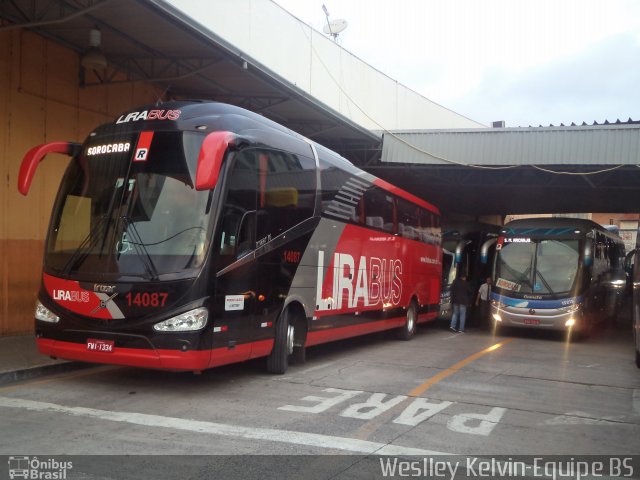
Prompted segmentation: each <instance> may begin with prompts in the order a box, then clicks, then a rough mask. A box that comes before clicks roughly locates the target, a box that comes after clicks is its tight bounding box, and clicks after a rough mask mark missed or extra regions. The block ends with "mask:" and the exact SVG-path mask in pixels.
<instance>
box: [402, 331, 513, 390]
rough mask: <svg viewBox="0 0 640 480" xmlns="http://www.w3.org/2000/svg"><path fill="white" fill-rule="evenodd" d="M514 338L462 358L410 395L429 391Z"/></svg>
mask: <svg viewBox="0 0 640 480" xmlns="http://www.w3.org/2000/svg"><path fill="white" fill-rule="evenodd" d="M512 340H513V338H508V339H506V340H503V341H502V342H500V343H496V344H495V345H491V346H490V347H488V348H485V349H484V350H480V351H479V352H477V353H474V354H473V355H470V356H468V357H467V358H465V359H464V360H461V361H459V362H458V363H456V364H455V365H452V366H451V367H449V368H447V369H446V370H443V371H442V372H440V373H438V374H437V375H434V376H433V377H431V378H430V379H429V380H427V381H426V382H424V383H423V384H422V385H420V386H418V387H416V388H414V389H413V390H411V392H409V396H410V397H417V396H419V395H421V394H423V393H424V392H425V391H427V390H428V389H429V388H431V387H432V386H434V385H435V384H436V383H438V382H439V381H440V380H444V379H445V378H447V377H448V376H450V375H453V374H454V373H456V372H457V371H458V370H460V369H461V368H463V367H464V366H466V365H468V364H469V363H471V362H474V361H476V360H477V359H479V358H480V357H483V356H485V355H487V354H488V353H491V352H494V351H496V350H497V349H499V348H500V347H502V346H504V345H506V344H507V343H509V342H511V341H512Z"/></svg>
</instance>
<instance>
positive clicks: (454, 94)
mask: <svg viewBox="0 0 640 480" xmlns="http://www.w3.org/2000/svg"><path fill="white" fill-rule="evenodd" d="M275 2H276V3H278V4H280V5H281V6H282V7H284V8H285V9H286V10H288V11H289V12H291V13H292V14H293V15H295V16H296V17H298V18H299V19H300V20H303V21H304V22H305V23H308V24H310V25H311V26H312V27H314V28H315V29H316V30H319V31H321V30H322V28H323V27H324V25H326V23H327V22H326V17H325V14H324V12H323V10H322V5H323V4H324V5H326V7H327V10H328V11H329V14H330V17H329V18H330V19H331V20H335V19H345V20H347V21H348V23H349V25H348V27H347V29H346V30H345V31H344V32H343V33H341V34H340V36H339V37H338V43H340V45H342V47H344V48H345V49H347V50H349V51H350V52H351V53H353V54H354V55H356V56H357V57H359V58H360V59H362V60H363V61H365V62H367V63H369V64H370V65H371V66H373V67H375V68H377V69H378V70H380V71H382V72H383V73H385V74H386V75H388V76H389V77H391V78H393V79H395V80H397V81H399V82H400V83H402V84H404V85H405V86H407V87H409V88H411V89H412V90H415V91H416V92H419V93H420V94H422V95H424V96H425V97H427V98H429V99H430V100H432V101H435V102H437V103H439V104H441V105H443V106H444V107H447V108H450V109H451V110H454V111H455V112H457V113H460V114H463V115H466V116H467V117H469V118H471V119H473V120H476V121H479V122H482V123H485V124H490V122H491V121H494V120H505V121H506V126H507V127H518V126H523V127H526V126H529V125H532V126H538V125H545V126H546V125H549V124H554V125H560V124H561V123H564V124H565V125H568V124H571V122H575V123H577V124H580V123H582V122H583V121H586V122H587V123H593V121H597V122H598V123H601V122H604V121H605V120H609V121H615V120H616V119H618V118H619V119H621V120H623V121H626V120H627V119H628V118H629V117H631V118H632V119H633V120H640V0H599V1H594V0H275Z"/></svg>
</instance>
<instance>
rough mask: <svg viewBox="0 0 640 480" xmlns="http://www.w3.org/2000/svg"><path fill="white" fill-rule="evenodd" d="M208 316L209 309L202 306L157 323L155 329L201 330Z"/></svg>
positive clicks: (167, 330) (174, 330) (172, 330)
mask: <svg viewBox="0 0 640 480" xmlns="http://www.w3.org/2000/svg"><path fill="white" fill-rule="evenodd" d="M207 318H209V311H208V310H207V309H206V308H204V307H200V308H196V309H194V310H190V311H188V312H186V313H183V314H181V315H177V316H175V317H172V318H170V319H168V320H164V321H162V322H160V323H156V324H155V325H154V326H153V329H154V330H157V331H158V332H190V331H192V330H200V329H201V328H204V326H205V325H206V324H207Z"/></svg>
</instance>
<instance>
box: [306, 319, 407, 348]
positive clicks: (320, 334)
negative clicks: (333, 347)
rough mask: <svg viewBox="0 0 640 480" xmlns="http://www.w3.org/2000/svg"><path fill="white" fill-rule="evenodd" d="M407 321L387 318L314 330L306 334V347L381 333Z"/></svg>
mask: <svg viewBox="0 0 640 480" xmlns="http://www.w3.org/2000/svg"><path fill="white" fill-rule="evenodd" d="M406 321H407V319H406V318H405V317H395V318H387V319H384V320H378V321H376V322H367V323H360V324H358V325H349V326H346V327H337V328H327V329H325V330H315V331H312V332H309V333H308V334H307V344H306V345H307V346H308V347H310V346H312V345H319V344H321V343H328V342H333V341H334V340H342V339H344V338H350V337H357V336H358V335H366V334H367V333H374V332H381V331H382V330H388V329H390V328H396V327H401V326H402V325H404V322H406Z"/></svg>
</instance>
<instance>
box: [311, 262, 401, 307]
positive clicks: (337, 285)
mask: <svg viewBox="0 0 640 480" xmlns="http://www.w3.org/2000/svg"><path fill="white" fill-rule="evenodd" d="M331 277H333V278H331ZM325 282H326V285H325ZM316 285H317V287H316V288H317V291H316V305H317V310H341V309H343V308H358V307H371V306H375V305H378V304H380V303H382V304H383V305H389V306H391V305H398V304H399V303H400V299H401V298H402V261H401V260H399V259H394V258H389V259H387V258H378V257H366V256H364V255H362V256H361V257H360V258H359V259H358V261H357V262H356V260H355V259H354V258H353V256H351V255H349V254H348V253H338V252H336V253H334V255H333V262H332V264H331V265H329V268H328V269H327V278H324V251H322V250H320V251H319V252H318V278H317V284H316ZM326 293H329V294H328V295H327V294H326ZM344 301H346V302H347V304H346V305H345V304H344Z"/></svg>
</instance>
